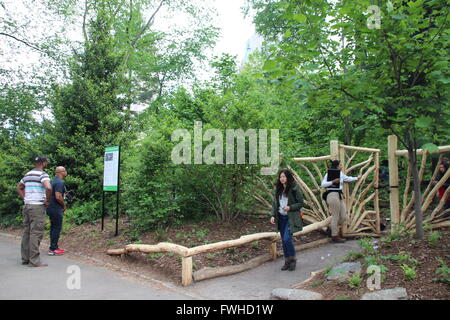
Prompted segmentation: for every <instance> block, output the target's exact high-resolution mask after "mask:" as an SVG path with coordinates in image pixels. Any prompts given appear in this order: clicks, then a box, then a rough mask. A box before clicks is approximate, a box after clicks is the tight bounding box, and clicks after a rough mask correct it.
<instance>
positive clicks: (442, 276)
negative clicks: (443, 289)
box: [433, 258, 450, 284]
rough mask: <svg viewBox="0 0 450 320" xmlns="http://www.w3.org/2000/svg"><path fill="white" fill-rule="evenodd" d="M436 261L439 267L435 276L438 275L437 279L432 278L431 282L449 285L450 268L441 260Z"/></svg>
mask: <svg viewBox="0 0 450 320" xmlns="http://www.w3.org/2000/svg"><path fill="white" fill-rule="evenodd" d="M437 260H438V262H439V267H438V268H437V269H436V274H437V275H439V277H438V278H433V281H438V282H443V283H446V284H450V268H449V267H448V266H447V264H446V263H445V261H444V260H443V259H441V258H437Z"/></svg>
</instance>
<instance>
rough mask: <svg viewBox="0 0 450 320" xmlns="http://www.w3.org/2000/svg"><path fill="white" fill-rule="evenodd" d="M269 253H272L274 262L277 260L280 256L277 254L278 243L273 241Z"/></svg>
mask: <svg viewBox="0 0 450 320" xmlns="http://www.w3.org/2000/svg"><path fill="white" fill-rule="evenodd" d="M269 253H270V257H271V259H272V260H277V258H278V254H277V242H276V241H272V242H271V243H270V247H269Z"/></svg>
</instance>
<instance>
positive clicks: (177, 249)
mask: <svg viewBox="0 0 450 320" xmlns="http://www.w3.org/2000/svg"><path fill="white" fill-rule="evenodd" d="M330 223H331V217H328V218H327V219H325V220H323V221H320V222H317V223H313V224H310V225H308V226H306V227H304V228H303V230H302V231H299V232H296V233H294V237H295V236H301V235H305V234H307V233H310V232H312V231H315V230H319V229H322V228H325V227H327V226H329V225H330ZM280 239H281V238H280V234H279V233H278V232H262V233H255V234H251V235H245V236H242V237H240V238H239V239H234V240H226V241H221V242H216V243H211V244H205V245H201V246H196V247H193V248H187V247H184V246H181V245H178V244H173V243H167V242H161V243H158V244H156V245H148V244H129V245H126V246H125V248H123V249H109V250H107V251H106V253H107V254H108V255H124V254H128V253H130V252H142V253H164V252H168V253H174V254H177V255H179V256H181V257H182V266H181V269H182V274H181V278H182V284H183V286H188V285H190V284H192V281H193V280H194V279H195V280H197V281H198V280H203V279H208V278H211V277H216V276H222V275H225V274H233V273H237V272H241V271H244V270H248V269H249V268H253V267H256V266H259V265H260V264H262V263H264V262H266V261H268V260H275V259H277V257H278V252H277V241H278V240H280ZM257 240H271V243H270V245H269V253H268V254H267V255H264V256H261V257H257V258H255V259H252V260H251V261H249V262H247V263H246V264H244V267H242V266H231V267H226V268H228V269H225V270H224V269H223V268H218V269H220V270H218V271H217V272H216V271H215V269H216V268H215V269H214V270H211V269H209V270H208V271H207V272H204V271H203V272H202V273H198V274H197V275H196V276H195V277H194V276H193V273H192V257H193V256H195V255H197V254H202V253H207V252H211V251H217V250H223V249H227V248H231V247H239V246H243V245H245V244H248V243H251V242H253V241H257ZM325 240H327V239H324V240H322V242H320V243H318V244H322V243H326V242H328V241H326V242H325ZM305 248H308V244H305V245H303V247H302V248H301V249H305ZM267 257H269V258H267ZM253 260H254V261H253ZM200 271H202V270H200Z"/></svg>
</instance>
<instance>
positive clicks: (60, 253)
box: [48, 249, 64, 256]
mask: <svg viewBox="0 0 450 320" xmlns="http://www.w3.org/2000/svg"><path fill="white" fill-rule="evenodd" d="M63 254H64V252H61V251H58V249H56V250H48V255H49V256H62V255H63Z"/></svg>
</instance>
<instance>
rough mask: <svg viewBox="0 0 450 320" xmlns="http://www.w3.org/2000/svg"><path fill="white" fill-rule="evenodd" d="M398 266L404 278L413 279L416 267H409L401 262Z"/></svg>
mask: <svg viewBox="0 0 450 320" xmlns="http://www.w3.org/2000/svg"><path fill="white" fill-rule="evenodd" d="M400 268H401V269H402V271H403V274H404V275H405V277H406V280H414V279H415V278H416V276H417V275H416V267H410V266H408V265H407V264H402V265H401V266H400Z"/></svg>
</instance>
